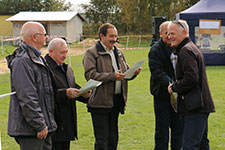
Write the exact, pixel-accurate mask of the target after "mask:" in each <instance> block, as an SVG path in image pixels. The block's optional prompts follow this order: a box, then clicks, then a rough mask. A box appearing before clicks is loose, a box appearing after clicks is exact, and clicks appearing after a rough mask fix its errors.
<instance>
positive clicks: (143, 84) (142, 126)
mask: <svg viewBox="0 0 225 150" xmlns="http://www.w3.org/2000/svg"><path fill="white" fill-rule="evenodd" d="M148 51H149V50H148V49H142V50H127V51H126V50H124V54H125V57H126V60H127V62H128V63H129V65H130V66H132V65H133V64H135V63H136V62H137V61H139V60H143V59H145V60H146V61H145V63H144V64H143V66H142V71H141V73H140V75H139V76H138V77H137V78H135V79H134V80H132V81H129V89H128V102H127V106H126V112H125V114H124V115H120V117H119V145H118V150H153V149H154V126H155V122H154V120H155V117H154V109H153V100H152V95H150V92H149V81H150V79H149V78H150V72H149V69H148V58H147V55H148ZM82 58H83V55H81V56H73V57H71V59H72V61H71V62H72V68H73V69H74V74H75V77H76V81H77V83H78V84H80V85H81V86H82V85H83V84H84V83H85V82H86V81H85V79H84V70H83V65H82ZM206 69H207V74H208V81H209V85H210V89H211V93H212V96H213V99H214V102H215V105H216V113H212V114H210V117H209V139H210V146H211V149H212V150H224V149H225V120H224V116H225V109H224V108H225V94H224V91H225V78H224V76H225V66H207V67H206ZM9 78H10V77H9V74H3V75H0V94H4V93H8V92H10V79H9ZM8 105H9V97H5V98H2V99H0V129H1V137H2V149H3V150H19V147H18V145H17V144H16V143H15V141H14V139H13V138H11V137H9V136H8V135H7V121H8ZM77 113H78V138H79V140H78V141H73V142H72V143H71V150H93V149H94V135H93V128H92V122H91V117H90V114H89V113H88V112H87V108H86V105H85V104H82V103H79V102H77Z"/></svg>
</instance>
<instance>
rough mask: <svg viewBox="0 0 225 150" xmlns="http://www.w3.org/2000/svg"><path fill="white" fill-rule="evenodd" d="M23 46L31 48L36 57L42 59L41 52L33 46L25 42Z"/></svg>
mask: <svg viewBox="0 0 225 150" xmlns="http://www.w3.org/2000/svg"><path fill="white" fill-rule="evenodd" d="M21 45H22V46H25V47H29V48H31V49H32V50H33V51H34V53H35V55H36V56H37V57H40V56H41V51H39V50H37V49H36V48H34V47H33V46H31V45H29V44H27V43H25V42H22V44H21Z"/></svg>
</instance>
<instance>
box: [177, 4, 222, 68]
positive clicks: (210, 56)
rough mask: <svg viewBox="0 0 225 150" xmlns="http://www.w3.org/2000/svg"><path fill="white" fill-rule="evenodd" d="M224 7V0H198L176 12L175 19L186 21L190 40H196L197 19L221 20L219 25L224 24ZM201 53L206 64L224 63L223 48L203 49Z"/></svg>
mask: <svg viewBox="0 0 225 150" xmlns="http://www.w3.org/2000/svg"><path fill="white" fill-rule="evenodd" d="M224 7H225V0H200V1H199V2H198V3H196V4H195V5H193V6H192V7H190V8H188V9H186V10H184V11H182V12H180V13H178V14H177V15H176V19H182V20H186V21H187V23H188V25H189V35H190V37H191V39H192V41H193V42H196V36H195V27H196V26H199V19H213V20H221V26H225V8H224ZM224 35H225V33H224ZM223 45H224V43H221V46H223ZM221 49H223V48H221ZM203 55H204V57H205V63H206V65H225V51H224V50H220V51H216V50H213V51H212V50H211V51H207V52H204V51H203Z"/></svg>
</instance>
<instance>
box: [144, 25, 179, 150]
mask: <svg viewBox="0 0 225 150" xmlns="http://www.w3.org/2000/svg"><path fill="white" fill-rule="evenodd" d="M169 23H170V22H169V21H166V22H163V23H162V24H161V25H160V27H159V33H160V38H161V39H160V40H159V42H157V43H155V44H154V45H153V46H152V48H151V50H150V52H149V54H148V58H149V68H150V71H151V82H150V89H151V94H152V95H153V96H154V110H155V148H154V149H155V150H168V144H169V139H171V140H170V143H171V144H170V147H171V149H172V150H180V149H181V146H182V133H183V132H182V131H183V130H182V120H181V119H180V117H179V115H178V114H177V113H176V112H175V111H174V110H173V108H172V106H171V104H170V94H169V93H168V91H167V87H168V85H169V83H172V82H173V81H175V71H174V70H175V68H174V67H173V66H174V65H173V63H176V57H175V55H174V54H173V53H172V49H171V48H170V44H171V43H170V41H169V39H168V35H167V32H168V30H167V27H168V24H169ZM169 129H171V130H169ZM169 131H171V134H169V133H170V132H169ZM170 135H171V136H170ZM170 137H171V138H170Z"/></svg>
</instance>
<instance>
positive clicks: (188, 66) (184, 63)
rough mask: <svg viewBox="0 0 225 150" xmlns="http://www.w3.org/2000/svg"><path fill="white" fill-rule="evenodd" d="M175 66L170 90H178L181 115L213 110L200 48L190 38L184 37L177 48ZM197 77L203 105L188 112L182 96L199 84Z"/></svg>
mask: <svg viewBox="0 0 225 150" xmlns="http://www.w3.org/2000/svg"><path fill="white" fill-rule="evenodd" d="M177 55H178V61H177V67H176V77H177V81H176V82H174V84H173V86H172V90H173V91H174V92H178V111H179V113H180V114H182V115H186V114H192V113H210V112H215V106H214V103H213V100H212V96H211V93H210V89H209V85H208V80H207V75H206V70H205V63H204V57H203V55H202V53H201V52H200V50H199V49H198V48H197V47H196V46H195V44H194V43H193V42H192V41H191V39H190V38H186V39H184V40H183V41H182V42H181V43H180V45H179V46H178V48H177ZM198 64H201V68H202V70H201V74H202V76H201V78H200V77H199V67H198ZM199 78H200V79H202V85H201V87H202V96H203V102H204V107H203V108H201V109H199V110H196V111H194V112H189V111H188V110H187V109H186V108H185V106H184V103H183V100H182V96H183V95H184V94H185V93H187V92H188V91H190V90H191V89H192V88H193V87H195V86H196V85H198V84H199Z"/></svg>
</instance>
